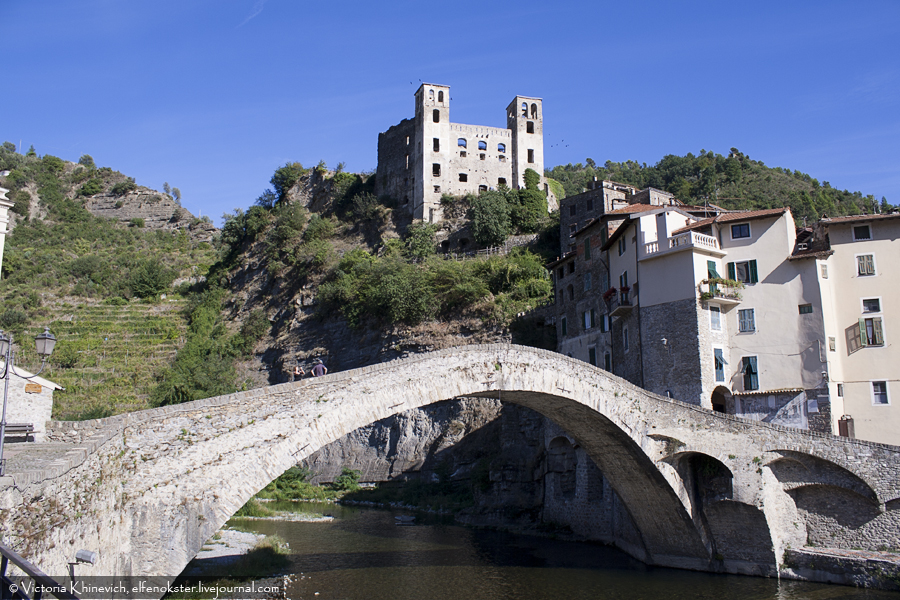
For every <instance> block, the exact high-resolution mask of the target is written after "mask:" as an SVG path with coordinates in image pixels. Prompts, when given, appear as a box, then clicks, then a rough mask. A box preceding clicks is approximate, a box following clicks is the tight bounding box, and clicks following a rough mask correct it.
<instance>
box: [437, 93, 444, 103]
mask: <svg viewBox="0 0 900 600" xmlns="http://www.w3.org/2000/svg"><path fill="white" fill-rule="evenodd" d="M443 101H444V92H438V102H443Z"/></svg>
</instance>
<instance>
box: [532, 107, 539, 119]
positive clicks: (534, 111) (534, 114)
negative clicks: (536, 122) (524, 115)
mask: <svg viewBox="0 0 900 600" xmlns="http://www.w3.org/2000/svg"><path fill="white" fill-rule="evenodd" d="M531 118H532V119H537V118H538V116H537V104H532V105H531Z"/></svg>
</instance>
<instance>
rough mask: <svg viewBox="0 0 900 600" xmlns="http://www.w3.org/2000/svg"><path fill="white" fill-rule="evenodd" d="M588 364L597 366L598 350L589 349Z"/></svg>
mask: <svg viewBox="0 0 900 600" xmlns="http://www.w3.org/2000/svg"><path fill="white" fill-rule="evenodd" d="M588 362H589V363H591V364H592V365H594V366H595V367H596V366H597V349H596V348H593V347H592V348H588Z"/></svg>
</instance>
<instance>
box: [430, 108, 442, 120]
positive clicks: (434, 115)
mask: <svg viewBox="0 0 900 600" xmlns="http://www.w3.org/2000/svg"><path fill="white" fill-rule="evenodd" d="M431 118H432V119H433V120H434V122H435V123H440V122H441V111H439V110H438V109H434V110H433V111H431Z"/></svg>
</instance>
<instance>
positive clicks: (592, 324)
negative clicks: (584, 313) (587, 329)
mask: <svg viewBox="0 0 900 600" xmlns="http://www.w3.org/2000/svg"><path fill="white" fill-rule="evenodd" d="M595 325H596V313H595V311H594V309H593V308H592V309H591V327H594V326H595Z"/></svg>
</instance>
